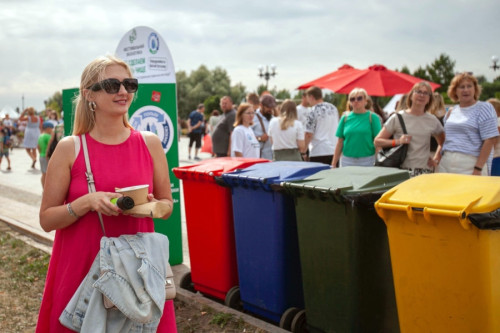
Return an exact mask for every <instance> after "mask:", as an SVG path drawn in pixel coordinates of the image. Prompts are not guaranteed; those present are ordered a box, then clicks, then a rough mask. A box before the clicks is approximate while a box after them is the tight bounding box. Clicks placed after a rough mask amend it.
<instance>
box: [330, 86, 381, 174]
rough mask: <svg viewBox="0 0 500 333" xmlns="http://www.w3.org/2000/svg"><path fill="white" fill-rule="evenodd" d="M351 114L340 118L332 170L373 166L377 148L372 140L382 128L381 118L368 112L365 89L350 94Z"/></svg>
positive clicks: (357, 89)
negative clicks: (339, 167)
mask: <svg viewBox="0 0 500 333" xmlns="http://www.w3.org/2000/svg"><path fill="white" fill-rule="evenodd" d="M348 99H349V103H350V105H351V106H352V111H346V112H344V114H343V115H342V118H340V121H339V126H338V127H337V132H336V133H335V135H336V136H337V137H338V141H337V145H336V146H335V153H334V155H333V161H332V167H334V168H336V167H337V163H338V162H339V161H340V166H341V167H345V166H373V164H374V163H375V145H374V144H373V139H374V138H375V137H376V136H377V134H378V133H379V132H380V129H381V128H382V125H381V123H380V118H379V117H378V116H377V115H375V114H373V112H371V111H370V110H367V109H366V103H367V101H368V94H367V92H366V90H365V89H363V88H354V89H353V90H352V91H351V92H350V93H349V98H348Z"/></svg>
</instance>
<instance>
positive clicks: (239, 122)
mask: <svg viewBox="0 0 500 333" xmlns="http://www.w3.org/2000/svg"><path fill="white" fill-rule="evenodd" d="M138 87H139V85H138V81H137V79H134V78H132V72H131V70H130V67H129V66H128V65H127V63H126V62H124V61H122V60H120V59H118V58H115V57H114V56H105V57H99V58H97V59H95V60H94V61H92V62H91V63H90V64H88V65H87V67H86V68H85V69H84V71H83V73H82V76H81V82H80V94H79V95H78V97H77V99H76V104H75V105H76V109H75V117H74V124H73V133H72V134H73V135H71V136H68V137H64V138H63V132H64V131H63V130H62V126H61V122H60V121H59V120H58V116H57V114H55V115H54V114H52V113H50V112H49V115H47V119H42V118H40V116H39V115H37V114H36V112H35V110H34V109H33V108H27V109H26V110H23V112H22V113H21V115H20V117H19V122H18V124H17V125H14V123H13V122H12V121H11V120H10V121H9V119H8V117H7V118H6V119H4V120H3V121H2V127H1V131H0V133H1V135H2V136H1V140H0V144H1V146H0V152H1V154H0V163H1V158H2V157H6V158H7V159H8V149H9V148H8V144H9V142H8V137H11V136H12V135H15V130H17V131H22V132H23V133H24V142H23V146H24V147H25V149H26V152H27V154H28V155H29V156H30V158H31V160H32V165H31V167H32V168H34V167H35V165H36V161H37V159H38V158H40V162H41V168H42V172H43V176H42V177H43V178H42V184H43V185H44V186H45V190H44V192H43V196H42V203H41V207H40V225H41V226H42V228H43V229H44V230H45V231H52V230H56V231H57V232H56V234H55V240H54V245H53V250H52V256H51V259H50V265H49V269H48V273H47V278H46V284H45V290H44V294H43V298H42V304H41V307H40V315H39V317H38V324H37V328H36V332H65V331H68V330H67V328H69V329H74V330H77V329H79V328H80V327H79V326H78V325H82V323H85V325H89V326H88V327H87V328H88V329H89V331H92V330H93V329H96V327H100V326H102V325H103V322H102V321H95V320H93V315H95V314H99V315H100V314H103V316H104V319H105V320H104V321H105V322H104V324H105V325H106V326H108V327H114V328H115V330H116V331H118V329H116V327H118V326H120V325H122V326H120V327H125V326H123V325H134V326H133V327H132V326H126V327H127V328H128V329H131V330H134V331H142V330H148V331H157V332H176V323H175V311H174V306H173V302H172V300H168V299H159V300H157V302H155V306H157V307H159V308H161V311H160V313H156V312H155V313H156V315H155V316H154V318H152V319H151V321H149V322H148V323H147V324H140V323H130V322H129V321H128V319H127V318H125V316H124V315H123V314H122V313H121V312H120V313H119V312H108V311H107V310H106V309H104V308H103V299H102V297H100V298H98V299H94V298H92V299H91V300H90V302H89V301H88V300H87V301H85V302H84V301H82V302H81V303H80V302H79V303H78V304H79V306H80V305H81V307H79V309H78V312H75V313H72V312H68V310H67V309H68V307H69V304H68V303H70V301H71V300H72V299H73V298H74V297H75V296H78V294H76V293H77V289H78V288H79V285H80V284H81V283H82V282H85V281H87V282H88V283H91V284H92V283H94V280H98V279H99V280H101V279H100V277H99V276H97V275H94V276H91V275H87V274H89V273H88V272H89V270H90V269H91V267H92V266H93V262H94V261H95V258H99V256H98V253H99V251H100V247H101V245H100V244H102V242H101V241H102V237H103V236H107V237H113V238H118V237H120V236H122V235H136V234H142V233H146V234H147V233H153V232H154V223H153V219H152V218H151V217H137V216H131V215H124V214H123V212H122V211H121V210H120V208H118V206H116V205H115V204H113V203H112V199H115V198H118V197H120V196H121V194H119V193H116V192H115V189H116V188H117V187H118V188H125V187H131V186H134V185H137V184H147V185H148V188H149V189H148V195H147V200H148V201H149V202H156V201H161V202H163V203H165V204H167V205H169V207H170V208H171V207H172V206H173V199H172V193H171V186H170V179H169V172H168V170H169V167H168V162H167V160H166V158H165V153H164V151H163V147H162V144H161V141H160V139H159V138H158V137H157V136H156V135H155V134H153V133H151V132H147V131H143V132H141V131H136V130H135V129H134V128H132V126H131V125H130V123H129V122H128V116H127V115H128V111H129V107H130V105H131V103H132V101H133V99H134V97H135V93H136V92H137V90H138ZM480 92H481V88H480V86H479V84H478V82H477V79H476V78H475V77H474V76H472V75H471V74H468V73H463V74H458V75H457V76H455V78H454V79H453V80H452V82H451V84H450V87H449V89H448V96H449V97H450V99H451V100H453V101H454V102H455V103H457V104H456V105H454V106H452V107H450V108H449V109H448V110H446V109H445V107H444V103H443V100H442V96H441V95H439V94H437V95H436V94H434V93H433V91H432V88H431V86H430V85H429V84H428V83H426V82H420V83H417V84H415V86H414V87H413V88H412V89H411V91H410V92H409V93H408V94H407V95H405V96H403V98H402V100H401V101H400V103H399V105H398V110H397V111H396V112H395V113H394V114H393V115H389V116H388V117H387V116H386V115H385V114H383V113H382V112H381V111H380V110H378V109H377V107H376V104H374V103H373V101H372V100H371V98H370V96H369V95H368V94H367V92H366V91H365V90H364V89H362V88H355V89H353V90H352V91H351V92H350V94H349V96H348V103H347V107H346V110H345V112H343V113H342V114H339V111H338V110H337V108H336V107H335V106H334V105H332V104H331V103H328V102H326V101H324V100H323V95H322V91H321V89H320V88H318V87H310V88H308V89H307V90H306V91H305V92H304V93H303V95H302V97H301V102H300V104H299V105H296V103H295V102H294V101H292V100H289V99H287V100H284V101H282V102H281V103H278V102H277V101H276V99H275V98H274V97H273V96H272V95H270V94H269V93H265V94H262V95H261V96H257V95H256V94H253V93H252V94H248V95H247V96H246V102H245V103H241V104H239V105H234V104H233V101H232V99H231V97H229V96H224V97H223V98H222V99H221V100H220V109H221V111H222V114H219V113H218V111H212V112H211V117H210V119H208V121H207V120H206V119H205V117H204V112H205V106H204V105H203V104H200V105H199V106H198V107H197V109H196V110H194V111H193V112H191V113H190V115H189V121H188V132H189V137H190V143H189V148H188V149H189V158H191V156H192V155H191V152H192V146H193V145H195V150H194V155H193V156H194V159H195V160H196V159H198V153H199V150H200V148H201V147H202V145H201V142H202V137H203V135H205V134H209V135H210V139H211V144H212V153H213V156H214V157H227V156H231V157H250V158H266V159H269V160H274V161H311V162H319V163H325V164H328V165H331V166H332V167H334V168H337V167H346V166H372V165H374V162H375V158H376V154H377V151H378V150H380V149H381V148H384V147H395V146H399V145H408V151H407V156H406V159H405V160H404V162H403V164H402V165H401V168H402V169H406V170H408V171H409V172H410V174H411V176H418V175H420V174H423V173H430V172H436V171H437V172H448V173H461V174H470V175H488V174H493V175H499V171H500V144H499V142H498V140H497V139H498V136H499V126H500V101H499V100H496V99H492V100H489V101H488V102H482V101H479V96H480ZM116 100H119V101H120V103H116ZM212 118H213V119H212ZM403 124H404V127H403ZM21 125H22V126H21ZM21 127H23V129H21ZM431 138H433V139H434V140H435V143H434V146H433V144H432V141H431ZM56 144H57V147H56ZM6 147H7V149H6ZM37 150H38V152H39V156H37ZM131 154H133V155H134V158H133V159H130V156H131ZM109 156H113V158H109ZM49 157H50V158H51V159H52V161H53V163H52V162H51V163H50V164H49V165H48V166H47V159H48V158H49ZM8 161H9V160H8ZM8 163H9V165H8V168H9V169H10V168H11V166H10V161H9V162H8ZM89 164H90V165H92V173H90V172H89V169H90V166H89ZM117 170H119V172H117ZM170 214H171V212H169V213H166V214H165V215H164V216H162V219H167V218H168V217H169V216H170ZM82 235H84V237H82ZM136 245H140V244H136ZM76 257H78V260H75V258H76ZM166 259H167V260H168V258H166ZM146 261H147V260H146ZM148 267H149V266H148ZM148 267H146V268H144V269H145V270H146V271H147V272H144V273H145V274H147V273H148V272H149V273H154V272H153V271H155V267H154V266H151V267H149V268H148ZM141 270H142V268H141ZM90 279H93V280H92V281H91V280H90ZM96 283H97V282H96ZM146 283H147V281H146V282H144V284H146ZM156 287H158V286H156ZM159 287H160V288H164V286H159ZM144 288H146V287H144ZM146 289H147V288H146ZM146 289H144V290H146ZM74 295H75V296H74ZM114 305H115V306H118V305H119V304H116V302H115V303H114ZM121 305H123V306H125V307H126V306H127V302H126V301H125V300H123V304H121ZM86 316H87V317H86ZM99 318H101V317H99ZM68 323H69V324H68ZM63 324H64V326H63ZM68 325H69V326H68ZM74 326H75V327H74ZM128 329H127V331H128Z"/></svg>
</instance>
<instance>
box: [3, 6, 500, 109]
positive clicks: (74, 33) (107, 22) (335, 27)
mask: <svg viewBox="0 0 500 333" xmlns="http://www.w3.org/2000/svg"><path fill="white" fill-rule="evenodd" d="M0 6H1V9H0V22H1V24H2V28H1V29H0V54H1V61H0V78H1V80H0V109H1V108H3V107H5V106H10V107H13V108H16V107H19V108H22V106H24V107H28V106H33V107H35V109H37V110H38V111H41V110H43V109H44V103H43V102H44V100H47V99H48V98H49V97H51V96H52V95H53V94H54V93H55V92H57V91H61V90H62V89H66V88H73V87H78V85H79V80H80V75H81V72H82V70H83V68H84V67H85V66H86V65H87V64H88V63H89V62H90V61H92V60H93V59H94V58H96V57H98V56H100V55H104V54H114V53H115V51H116V47H117V46H118V43H119V41H120V40H121V38H122V37H123V36H124V35H125V34H126V33H127V31H129V30H130V29H132V28H134V27H137V26H147V27H150V28H152V29H154V30H156V31H157V32H158V33H159V34H160V35H161V36H162V38H163V39H164V40H165V42H166V43H167V45H168V48H169V49H170V53H171V55H172V57H173V61H174V66H175V70H176V71H179V70H183V71H186V72H187V73H188V74H189V73H190V72H191V71H193V70H196V69H197V68H198V67H199V66H200V65H202V64H203V65H205V66H207V67H208V68H209V69H210V70H212V69H214V68H216V67H222V68H224V69H225V70H226V71H227V73H228V75H229V76H230V78H231V85H235V84H237V83H241V84H243V85H244V86H245V87H246V89H247V91H255V90H256V89H257V87H258V85H260V84H263V83H265V81H264V80H263V79H262V78H260V77H259V76H258V73H259V72H258V67H259V65H263V66H266V65H269V66H270V65H272V64H274V65H276V67H277V70H276V72H277V75H276V76H275V77H273V78H271V79H270V81H269V87H270V88H272V87H276V88H277V89H278V90H281V89H287V90H289V91H290V92H291V93H292V95H293V94H295V93H296V90H295V89H296V88H297V87H298V86H300V85H301V84H303V83H306V82H308V81H311V80H313V79H315V78H318V77H320V76H323V75H325V74H327V73H329V72H332V71H334V70H336V69H337V68H338V67H340V66H342V65H343V64H350V65H351V66H354V67H356V68H367V67H369V66H371V65H373V64H383V65H384V66H386V67H387V68H389V69H401V68H402V67H403V66H407V67H408V68H409V69H410V71H414V70H415V69H416V68H418V67H419V66H422V67H425V66H426V65H427V64H430V63H432V62H433V61H434V60H435V59H436V58H438V57H439V55H440V54H442V53H445V54H447V55H448V56H449V57H450V58H451V59H452V60H454V61H456V64H455V70H456V71H460V72H461V71H471V72H473V73H474V74H476V75H484V76H485V77H486V78H487V79H488V80H489V81H491V80H493V78H495V77H497V76H499V75H500V71H498V72H496V73H495V72H494V71H493V70H492V69H491V68H489V66H491V64H492V62H491V57H492V56H493V55H497V56H500V43H498V41H499V36H500V19H499V17H500V4H499V3H498V1H494V0H475V1H471V0H421V1H404V0H363V1H361V0H323V1H317V0H307V1H304V0H286V1H285V0H254V1H238V0H231V1H226V0H223V1H217V0H214V1H206V0H187V1H182V0H178V1H171V0H162V1H152V0H143V1H129V0H121V1H116V0H106V1H100V2H96V1H87V2H85V1H71V0H0ZM23 96H24V100H23ZM200 102H201V101H200Z"/></svg>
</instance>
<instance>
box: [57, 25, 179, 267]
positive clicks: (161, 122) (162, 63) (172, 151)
mask: <svg viewBox="0 0 500 333" xmlns="http://www.w3.org/2000/svg"><path fill="white" fill-rule="evenodd" d="M116 55H117V56H118V57H119V58H121V59H123V60H124V61H126V62H127V63H128V64H129V66H130V68H131V69H132V72H133V75H134V77H136V78H137V79H138V80H139V90H138V91H137V93H136V98H135V100H134V101H133V102H132V104H131V106H130V109H129V121H130V124H131V125H132V126H133V127H134V128H135V129H136V130H139V131H150V132H153V133H155V134H156V135H158V137H159V138H160V140H161V142H162V146H163V150H164V152H165V156H166V158H167V161H168V167H169V175H170V183H171V190H172V197H173V200H174V210H173V212H172V215H171V216H170V218H169V219H168V220H161V219H155V220H154V222H155V230H156V232H159V233H162V234H164V235H166V236H167V237H168V239H169V241H170V259H169V261H170V264H171V265H178V264H181V263H182V259H183V258H182V257H183V256H182V230H181V203H180V200H181V198H180V182H179V180H178V179H177V178H176V177H175V176H174V174H173V173H172V168H175V167H178V166H179V150H178V140H177V138H178V132H177V130H178V128H177V97H176V83H175V70H174V67H173V62H172V57H171V55H170V51H169V50H168V48H167V45H166V44H165V42H164V41H163V39H162V38H161V36H160V35H159V34H158V33H157V32H155V31H154V30H152V29H150V28H148V27H136V28H133V29H132V30H130V31H128V32H127V33H126V34H125V36H124V37H123V38H122V40H121V41H120V43H119V45H118V47H117V51H116ZM82 70H83V69H82ZM77 94H78V89H77V88H76V89H65V90H63V92H62V98H63V111H64V132H65V134H66V135H71V133H72V130H73V128H72V127H73V120H74V105H73V100H74V98H75V96H77Z"/></svg>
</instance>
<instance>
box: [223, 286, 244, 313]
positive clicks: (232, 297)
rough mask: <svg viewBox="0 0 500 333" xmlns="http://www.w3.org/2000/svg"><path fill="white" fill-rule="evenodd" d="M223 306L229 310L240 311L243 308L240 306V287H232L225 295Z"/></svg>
mask: <svg viewBox="0 0 500 333" xmlns="http://www.w3.org/2000/svg"><path fill="white" fill-rule="evenodd" d="M224 304H225V305H226V306H228V307H230V308H231V309H235V310H241V309H242V308H243V306H242V305H241V297H240V287H238V286H234V287H232V288H231V289H229V291H228V292H227V294H226V300H225V301H224Z"/></svg>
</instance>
